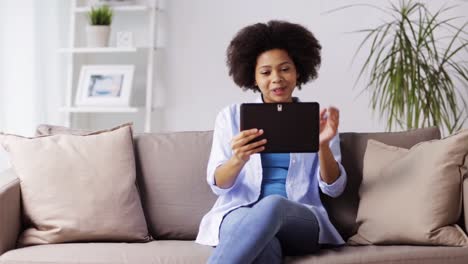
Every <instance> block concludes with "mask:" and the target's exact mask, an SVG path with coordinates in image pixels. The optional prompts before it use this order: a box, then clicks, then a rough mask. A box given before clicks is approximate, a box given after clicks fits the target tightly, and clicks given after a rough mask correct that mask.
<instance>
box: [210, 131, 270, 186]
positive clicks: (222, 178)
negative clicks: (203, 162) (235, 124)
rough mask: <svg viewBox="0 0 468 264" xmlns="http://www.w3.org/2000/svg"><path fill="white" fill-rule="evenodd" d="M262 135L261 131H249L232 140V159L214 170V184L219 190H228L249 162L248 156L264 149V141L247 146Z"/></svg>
mask: <svg viewBox="0 0 468 264" xmlns="http://www.w3.org/2000/svg"><path fill="white" fill-rule="evenodd" d="M261 134H263V130H262V129H260V130H258V129H250V130H245V131H242V132H240V133H239V134H238V135H236V136H235V137H234V138H233V140H232V144H231V147H232V152H233V155H232V157H231V158H230V159H229V160H228V161H227V162H226V163H224V164H222V165H220V166H219V167H218V168H216V170H215V184H216V185H217V186H219V187H220V188H223V189H226V188H230V187H231V186H232V185H233V184H234V182H235V181H236V178H237V175H239V173H240V171H241V170H242V168H243V167H244V165H245V163H247V161H249V159H250V155H252V154H255V153H258V152H260V151H262V150H264V149H265V148H264V147H263V145H264V144H265V143H266V139H263V140H260V141H257V142H255V143H251V144H247V143H248V142H249V141H251V140H252V139H254V138H256V137H258V136H260V135H261Z"/></svg>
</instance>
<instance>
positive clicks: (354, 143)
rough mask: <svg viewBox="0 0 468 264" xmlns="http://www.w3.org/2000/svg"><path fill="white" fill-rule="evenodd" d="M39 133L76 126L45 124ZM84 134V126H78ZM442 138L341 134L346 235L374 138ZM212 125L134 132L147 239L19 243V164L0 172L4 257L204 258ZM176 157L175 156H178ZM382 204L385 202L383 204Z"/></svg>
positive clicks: (374, 257) (51, 263)
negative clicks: (199, 240) (200, 238)
mask: <svg viewBox="0 0 468 264" xmlns="http://www.w3.org/2000/svg"><path fill="white" fill-rule="evenodd" d="M40 133H42V134H47V133H52V134H53V133H70V132H69V131H66V130H54V128H53V127H45V128H44V127H42V129H41V131H40ZM77 133H78V134H79V133H80V131H78V132H77ZM438 138H440V132H439V130H438V129H437V128H425V129H417V130H412V131H406V132H385V133H341V134H340V140H341V152H342V164H343V166H344V167H345V169H346V171H347V173H348V184H347V187H346V189H345V191H344V193H343V194H342V195H341V196H340V197H338V198H330V197H327V196H323V197H322V200H323V203H324V205H325V206H326V208H327V210H328V213H329V216H330V219H331V221H332V222H333V223H334V225H335V226H336V227H337V229H338V231H339V232H340V233H341V235H342V236H343V238H344V239H345V240H347V239H348V238H349V237H351V236H352V235H353V234H355V233H356V228H357V225H356V215H357V210H358V205H359V186H360V183H361V180H362V171H363V157H364V152H365V150H366V144H367V141H368V140H369V139H375V140H378V141H380V142H384V143H386V144H389V145H394V146H400V147H405V148H409V147H411V146H413V145H415V144H416V143H418V142H421V141H427V140H432V139H438ZM211 141H212V131H198V132H173V133H148V134H138V135H135V136H134V148H135V156H136V161H137V186H138V189H139V194H140V198H141V202H142V206H143V210H144V214H145V217H146V221H147V225H148V230H149V232H150V233H151V235H152V236H153V237H154V240H152V241H150V242H146V243H124V242H106V241H100V242H97V241H89V242H86V243H84V242H82V243H62V244H49V245H37V246H29V247H23V248H17V244H16V243H17V239H18V236H19V234H20V232H21V230H22V229H23V224H22V222H23V219H22V215H21V214H22V208H21V188H20V182H19V179H18V178H17V177H16V175H15V172H14V170H13V169H9V170H7V171H4V172H2V173H1V174H0V263H1V264H27V263H31V264H32V263H40V264H57V263H63V264H66V263H80V264H91V263H92V264H98V263H99V264H104V263H105V264H111V263H112V264H117V263H122V264H123V263H142V264H144V263H151V264H156V263H205V262H206V260H207V258H208V257H209V255H210V253H211V251H212V248H211V247H209V246H203V245H199V244H196V243H194V239H195V237H196V234H197V232H198V225H199V223H200V220H201V218H202V217H203V215H204V214H205V213H206V212H207V211H208V210H209V209H210V208H211V206H212V205H213V203H214V202H215V200H216V196H215V195H214V194H213V193H212V192H211V190H210V187H209V186H208V185H207V183H206V165H207V161H208V158H209V152H210V147H211ZM176 160H177V162H176ZM463 193H464V195H463V197H464V198H463V199H464V201H463V204H464V213H462V214H461V217H460V221H459V225H460V226H461V227H462V228H463V229H464V230H465V232H466V226H468V180H467V179H465V180H464V188H463ZM383 210H384V209H383ZM285 262H286V263H311V264H312V263H321V264H324V263H347V264H357V263H379V264H384V263H398V264H404V263H412V264H414V263H424V264H431V263H453V264H455V263H458V264H461V263H465V264H466V263H468V248H467V247H446V246H415V245H371V246H349V245H346V246H342V247H327V248H324V249H322V250H321V251H320V252H319V253H318V254H314V255H308V256H300V257H286V259H285Z"/></svg>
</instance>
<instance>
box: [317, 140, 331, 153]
mask: <svg viewBox="0 0 468 264" xmlns="http://www.w3.org/2000/svg"><path fill="white" fill-rule="evenodd" d="M322 149H330V142H328V141H327V142H320V143H319V151H320V150H322Z"/></svg>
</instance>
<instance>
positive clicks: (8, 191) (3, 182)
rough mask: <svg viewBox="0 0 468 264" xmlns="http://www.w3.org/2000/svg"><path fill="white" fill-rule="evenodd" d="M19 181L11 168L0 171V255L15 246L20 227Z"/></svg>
mask: <svg viewBox="0 0 468 264" xmlns="http://www.w3.org/2000/svg"><path fill="white" fill-rule="evenodd" d="M20 199H21V198H20V182H19V179H18V178H17V177H16V174H15V173H14V172H13V170H12V169H9V170H6V171H4V172H0V255H2V254H3V253H5V252H6V251H8V250H10V249H13V248H15V246H16V241H17V239H18V234H19V232H20V228H21V200H20Z"/></svg>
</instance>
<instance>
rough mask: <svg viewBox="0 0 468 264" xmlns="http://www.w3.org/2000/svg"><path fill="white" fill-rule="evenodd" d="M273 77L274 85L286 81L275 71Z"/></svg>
mask: <svg viewBox="0 0 468 264" xmlns="http://www.w3.org/2000/svg"><path fill="white" fill-rule="evenodd" d="M271 77H272V80H273V83H280V82H282V81H283V80H284V78H283V76H282V75H281V73H280V72H279V71H273V72H272V76H271Z"/></svg>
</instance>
